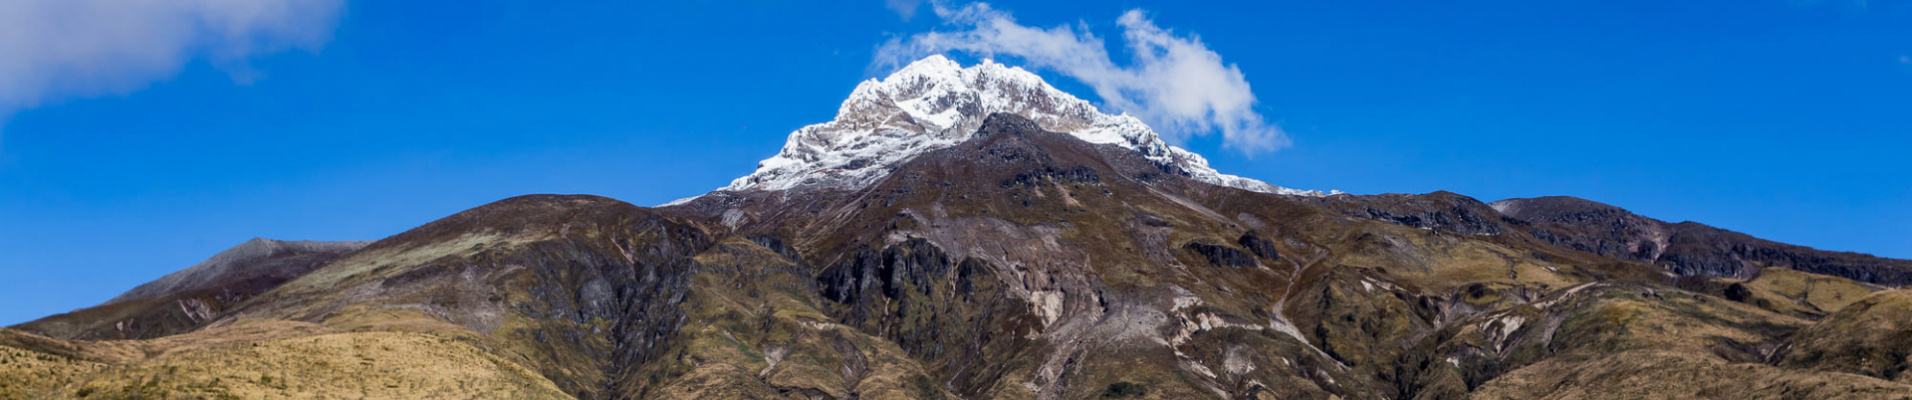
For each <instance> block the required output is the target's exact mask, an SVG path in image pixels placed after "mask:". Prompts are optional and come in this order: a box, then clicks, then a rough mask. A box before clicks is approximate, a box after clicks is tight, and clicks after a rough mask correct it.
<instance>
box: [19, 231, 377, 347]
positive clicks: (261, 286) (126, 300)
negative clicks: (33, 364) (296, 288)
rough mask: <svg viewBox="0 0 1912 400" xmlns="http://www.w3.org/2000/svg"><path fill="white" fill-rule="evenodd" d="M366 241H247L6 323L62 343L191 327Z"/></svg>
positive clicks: (158, 333)
mask: <svg viewBox="0 0 1912 400" xmlns="http://www.w3.org/2000/svg"><path fill="white" fill-rule="evenodd" d="M369 243H371V242H314V241H279V240H272V239H265V238H255V239H252V240H250V241H246V242H245V243H241V244H239V245H238V246H234V247H232V248H230V249H227V250H225V251H222V252H219V254H217V255H214V256H213V257H212V258H210V259H207V260H206V261H203V262H200V263H199V264H195V265H193V266H191V267H187V268H186V269H182V270H179V271H177V272H173V273H171V274H167V275H166V276H164V277H161V278H159V279H158V280H155V281H152V282H148V283H145V284H142V285H139V286H138V287H134V288H133V289H132V290H128V291H126V293H123V294H120V295H119V296H116V297H114V298H113V299H112V300H108V301H107V302H106V303H105V304H101V305H98V306H93V307H88V308H85V309H80V310H74V311H72V312H69V313H66V314H60V315H54V316H49V317H46V318H41V319H38V320H34V321H31V322H27V323H24V324H20V325H17V326H14V328H16V329H22V330H27V331H31V332H37V333H40V334H44V335H49V336H53V337H58V338H67V339H142V338H154V337H160V336H168V335H173V334H179V333H184V332H187V331H191V330H193V329H197V328H198V327H200V326H202V325H203V324H205V323H207V322H210V321H211V320H212V319H213V318H215V317H217V316H218V315H220V314H222V313H224V312H226V311H227V307H229V306H231V305H232V304H235V303H238V302H240V301H243V300H245V299H247V298H249V297H251V296H254V295H258V294H259V293H264V292H265V291H267V290H270V289H272V288H274V287H277V286H278V285H279V284H281V283H284V282H286V281H288V280H292V279H293V278H297V277H299V276H301V275H304V274H305V273H306V272H310V271H312V270H314V269H317V268H319V267H320V266H322V265H325V263H328V262H331V261H332V260H335V259H338V258H339V257H343V256H344V255H346V254H349V253H351V252H353V251H357V250H358V249H359V248H361V247H365V245H366V244H369Z"/></svg>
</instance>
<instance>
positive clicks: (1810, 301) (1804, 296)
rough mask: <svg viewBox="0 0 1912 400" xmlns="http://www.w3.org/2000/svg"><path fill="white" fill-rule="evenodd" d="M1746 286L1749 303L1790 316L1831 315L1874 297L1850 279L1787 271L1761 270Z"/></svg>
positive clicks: (1864, 287) (1868, 290) (1868, 289)
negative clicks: (1864, 299)
mask: <svg viewBox="0 0 1912 400" xmlns="http://www.w3.org/2000/svg"><path fill="white" fill-rule="evenodd" d="M1743 285H1745V286H1746V288H1747V289H1748V291H1750V292H1751V293H1750V294H1751V298H1749V299H1748V302H1749V303H1753V304H1757V305H1759V306H1760V307H1762V308H1766V309H1769V310H1772V311H1773V312H1777V313H1781V314H1788V315H1807V316H1821V315H1826V314H1831V313H1834V312H1837V311H1839V309H1841V308H1845V307H1846V306H1847V305H1850V304H1852V303H1853V302H1857V301H1859V299H1863V298H1865V297H1866V296H1869V295H1871V294H1872V289H1870V288H1867V287H1866V286H1865V285H1861V284H1859V283H1858V282H1854V281H1852V280H1850V279H1845V278H1840V277H1836V276H1826V275H1819V274H1813V273H1807V272H1800V271H1794V270H1790V269H1785V268H1767V269H1764V270H1761V271H1760V272H1759V276H1755V277H1753V279H1752V280H1748V281H1746V282H1745V283H1743Z"/></svg>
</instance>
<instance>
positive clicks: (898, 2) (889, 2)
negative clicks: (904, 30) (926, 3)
mask: <svg viewBox="0 0 1912 400" xmlns="http://www.w3.org/2000/svg"><path fill="white" fill-rule="evenodd" d="M883 6H884V7H889V9H890V11H895V12H896V15H897V16H901V17H903V20H904V21H908V20H910V19H911V18H916V9H917V8H918V7H922V6H923V0H883Z"/></svg>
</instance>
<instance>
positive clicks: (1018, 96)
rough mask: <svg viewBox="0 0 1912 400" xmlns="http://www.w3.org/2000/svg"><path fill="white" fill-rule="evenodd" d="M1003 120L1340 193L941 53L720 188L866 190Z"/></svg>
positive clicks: (1222, 179) (1028, 76) (1218, 177)
mask: <svg viewBox="0 0 1912 400" xmlns="http://www.w3.org/2000/svg"><path fill="white" fill-rule="evenodd" d="M999 112H1001V113H1010V114H1015V115H1019V116H1022V117H1024V118H1028V119H1030V120H1032V121H1035V122H1036V124H1037V125H1040V126H1041V127H1042V128H1043V129H1047V130H1050V131H1055V132H1063V133H1068V134H1071V135H1074V136H1075V137H1077V138H1081V139H1082V140H1084V141H1088V142H1091V143H1101V144H1114V145H1118V146H1121V147H1123V148H1127V149H1131V150H1135V151H1136V152H1139V153H1141V155H1142V156H1143V157H1144V158H1147V159H1148V160H1150V161H1153V162H1155V163H1156V164H1158V165H1163V166H1175V167H1180V168H1181V169H1182V170H1183V171H1185V172H1187V173H1188V175H1189V177H1191V178H1194V179H1196V180H1199V181H1203V182H1208V183H1211V184H1216V185H1221V186H1229V187H1235V188H1240V189H1244V190H1250V191H1256V192H1263V193H1276V194H1284V195H1295V196H1327V195H1330V194H1339V193H1340V191H1333V192H1328V193H1324V192H1321V191H1315V190H1297V189H1290V188H1284V187H1280V186H1274V185H1270V184H1268V183H1266V182H1262V181H1258V180H1254V179H1249V178H1244V177H1240V176H1235V175H1229V174H1224V173H1221V172H1218V171H1216V170H1215V169H1214V168H1212V167H1209V166H1208V159H1206V158H1202V156H1201V155H1199V154H1195V153H1194V152H1190V151H1188V150H1184V149H1182V148H1180V147H1176V146H1171V145H1169V144H1168V143H1167V142H1164V141H1163V140H1162V138H1161V136H1160V135H1157V134H1156V133H1155V130H1154V129H1151V128H1150V127H1149V126H1148V125H1147V124H1144V123H1143V122H1142V121H1141V120H1140V119H1137V118H1135V117H1134V116H1130V115H1128V114H1126V113H1124V114H1120V115H1110V114H1106V113H1103V112H1101V111H1099V110H1097V109H1096V107H1095V105H1093V104H1090V103H1089V102H1088V101H1086V100H1082V99H1080V98H1076V97H1075V96H1073V95H1070V94H1068V93H1066V92H1063V91H1061V90H1057V89H1056V88H1055V87H1052V86H1050V85H1049V84H1048V83H1047V82H1044V81H1043V80H1042V78H1041V77H1038V76H1036V74H1034V73H1030V72H1029V71H1025V70H1023V69H1022V68H1018V67H1010V66H1005V65H1002V64H998V63H996V62H994V61H991V60H983V62H982V64H978V65H974V66H970V67H968V68H964V67H962V66H961V65H959V64H957V63H956V62H955V61H952V60H950V59H948V58H945V57H943V56H941V55H932V56H929V57H927V58H924V59H922V60H918V61H916V62H914V63H910V64H909V65H908V66H904V67H903V68H902V69H899V70H897V71H896V72H895V73H892V74H891V75H890V76H889V77H886V78H883V79H881V80H878V79H871V80H867V81H864V82H863V83H861V84H858V85H857V87H856V90H854V91H852V92H851V94H850V97H849V99H847V100H844V101H843V105H842V106H840V107H839V108H838V109H837V115H836V119H834V120H831V121H830V122H825V123H821V124H815V125H810V126H805V127H803V128H800V129H797V131H796V132H791V133H790V138H789V140H788V141H787V142H785V143H784V146H783V149H782V150H781V151H780V152H778V153H777V155H776V156H773V157H770V158H769V159H765V160H763V162H760V163H758V164H757V171H756V172H753V173H751V174H750V175H747V176H744V177H741V178H737V180H735V181H732V182H731V183H730V185H729V186H725V187H723V188H720V189H718V190H729V191H742V190H790V189H803V188H815V187H828V188H842V189H858V188H863V187H867V186H869V185H871V184H874V183H876V182H877V181H878V180H881V179H882V178H883V177H885V176H888V175H889V174H890V172H891V171H893V170H894V169H895V167H896V165H898V164H901V163H902V162H904V161H907V160H909V159H910V158H911V157H915V156H916V155H917V154H921V153H923V152H925V151H929V150H933V149H937V148H942V147H947V146H951V145H954V144H957V143H961V142H962V141H964V140H966V139H968V138H969V136H970V135H971V134H973V133H974V132H975V131H976V129H977V128H980V127H981V126H982V122H983V119H985V118H987V117H988V116H989V115H990V114H994V113H999ZM688 200H689V199H685V200H679V201H674V202H671V203H666V204H665V205H675V204H682V202H687V201H688Z"/></svg>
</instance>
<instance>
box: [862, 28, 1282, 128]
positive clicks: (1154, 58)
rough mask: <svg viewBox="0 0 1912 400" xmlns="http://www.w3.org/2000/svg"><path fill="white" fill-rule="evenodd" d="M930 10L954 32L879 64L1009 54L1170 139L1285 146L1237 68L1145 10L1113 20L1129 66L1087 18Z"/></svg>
mask: <svg viewBox="0 0 1912 400" xmlns="http://www.w3.org/2000/svg"><path fill="white" fill-rule="evenodd" d="M931 7H932V10H933V11H935V13H936V16H937V17H938V18H940V19H942V21H943V23H944V24H945V25H948V26H952V27H955V28H956V30H954V31H947V32H943V31H932V32H926V33H921V34H916V35H911V36H909V37H907V38H897V39H894V40H891V41H890V42H888V43H885V44H883V45H882V46H880V47H879V48H878V49H877V59H876V61H875V62H876V64H877V65H878V66H880V67H884V68H895V67H897V66H900V65H903V64H905V63H908V62H909V61H911V60H915V59H917V58H921V57H923V56H927V55H929V54H936V53H944V52H951V51H959V52H965V53H970V54H974V55H979V56H983V57H996V56H1010V57H1015V58H1018V59H1020V60H1021V61H1022V62H1023V63H1025V64H1026V66H1029V67H1034V68H1041V69H1048V70H1052V71H1055V72H1057V73H1060V74H1062V75H1065V76H1068V77H1070V78H1073V79H1075V80H1078V81H1081V82H1082V83H1083V84H1086V85H1088V86H1089V87H1090V88H1091V89H1093V90H1094V91H1095V93H1096V95H1097V96H1099V97H1101V98H1102V101H1103V102H1104V106H1105V107H1109V108H1111V109H1114V110H1119V111H1123V112H1128V113H1130V114H1133V115H1135V116H1136V117H1138V118H1141V119H1142V120H1143V121H1145V122H1148V123H1149V125H1151V126H1154V127H1155V128H1156V129H1157V130H1160V131H1162V133H1163V134H1164V136H1166V137H1168V138H1169V139H1170V140H1173V141H1176V142H1181V141H1185V140H1187V139H1188V138H1189V137H1192V136H1200V135H1206V134H1209V133H1211V132H1217V131H1219V132H1221V135H1222V143H1223V145H1224V146H1226V147H1229V148H1231V149H1235V150H1238V151H1241V152H1243V153H1245V154H1249V155H1254V154H1257V153H1263V152H1268V151H1274V150H1277V149H1281V148H1284V147H1287V146H1289V144H1290V140H1289V138H1288V135H1287V134H1286V133H1284V132H1282V130H1281V128H1280V127H1277V126H1275V125H1274V124H1271V123H1268V122H1267V120H1266V119H1265V118H1263V117H1262V116H1261V114H1260V113H1257V112H1256V111H1255V110H1254V107H1255V104H1256V100H1255V94H1254V92H1253V91H1251V90H1249V86H1248V80H1247V78H1246V77H1244V76H1243V75H1242V73H1241V69H1240V68H1237V67H1236V65H1235V64H1228V63H1224V62H1223V61H1222V57H1221V55H1220V54H1217V53H1216V52H1215V51H1213V50H1210V49H1209V48H1208V46H1207V45H1205V44H1203V43H1202V40H1201V38H1200V37H1197V36H1195V35H1192V34H1187V35H1185V34H1178V33H1177V32H1175V31H1173V30H1169V29H1163V28H1161V27H1158V26H1156V25H1155V22H1154V21H1153V20H1151V19H1150V18H1149V16H1148V14H1147V13H1145V12H1143V11H1142V10H1130V11H1128V12H1126V13H1123V14H1122V16H1121V17H1120V18H1117V19H1116V24H1117V25H1119V26H1121V27H1122V31H1123V32H1122V39H1123V41H1124V42H1126V43H1127V45H1128V49H1129V50H1130V53H1132V54H1133V56H1132V59H1131V60H1130V62H1129V63H1128V65H1121V64H1117V63H1116V62H1115V60H1114V59H1113V58H1111V56H1110V53H1109V50H1108V49H1107V47H1106V46H1105V45H1104V42H1103V40H1102V39H1101V38H1099V37H1096V36H1095V35H1094V34H1093V33H1091V32H1090V31H1089V28H1088V26H1087V24H1086V23H1078V24H1076V25H1075V26H1070V25H1058V26H1054V27H1049V28H1042V27H1032V26H1026V25H1022V24H1020V23H1017V22H1016V20H1015V18H1014V17H1013V16H1011V15H1010V14H1009V13H1008V12H1006V11H1002V10H997V9H995V8H992V7H990V5H989V4H987V3H971V4H967V5H962V6H951V5H949V4H946V3H941V2H932V3H931Z"/></svg>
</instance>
